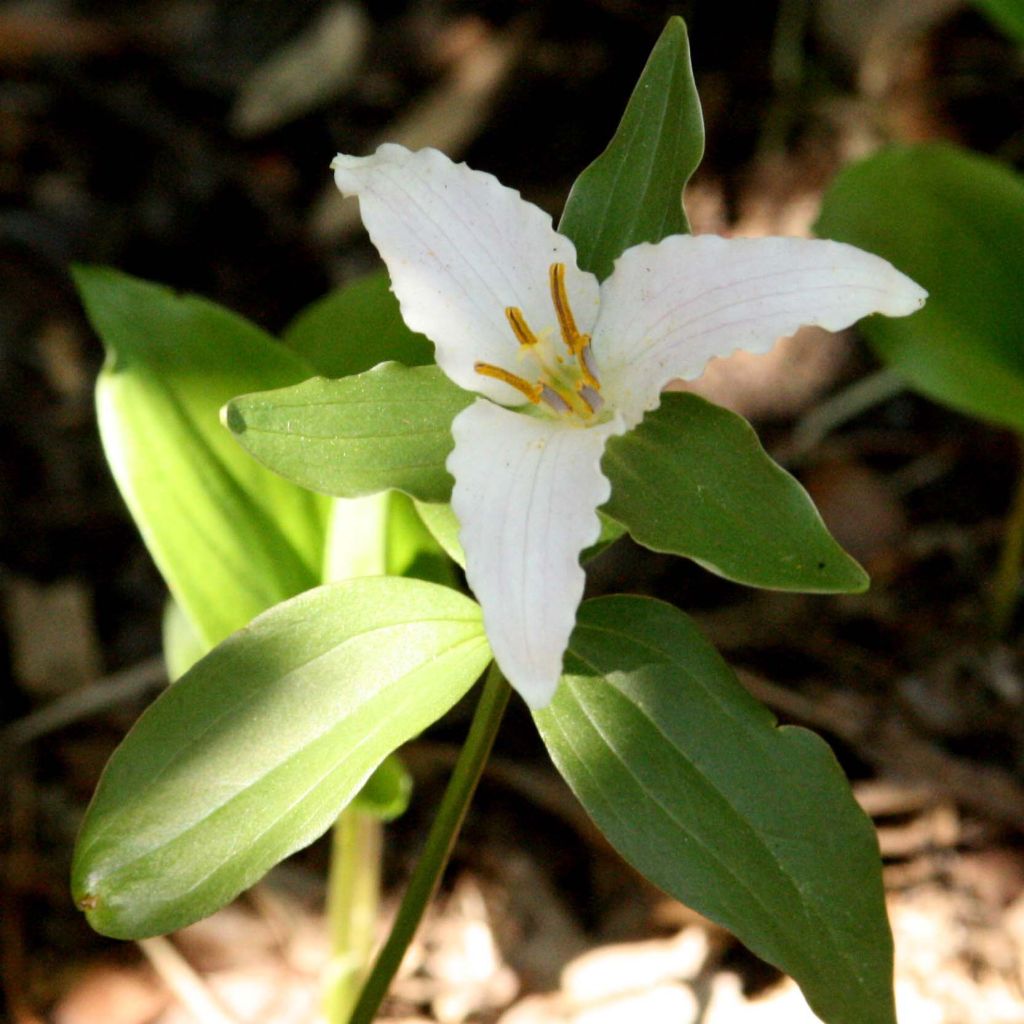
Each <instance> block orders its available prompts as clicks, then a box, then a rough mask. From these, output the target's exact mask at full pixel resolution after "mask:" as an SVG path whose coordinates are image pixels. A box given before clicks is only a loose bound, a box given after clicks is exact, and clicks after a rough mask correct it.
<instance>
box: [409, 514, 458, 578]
mask: <svg viewBox="0 0 1024 1024" xmlns="http://www.w3.org/2000/svg"><path fill="white" fill-rule="evenodd" d="M415 506H416V511H417V513H418V514H419V517H420V519H421V520H423V525H424V526H426V528H427V529H428V530H429V531H430V534H431V536H432V537H433V538H434V540H436V541H437V543H438V544H440V545H441V547H442V548H444V550H445V552H446V553H447V555H448V557H449V558H450V559H451V560H452V561H453V562H456V563H457V564H458V565H460V566H462V568H463V569H465V568H466V552H465V551H463V550H462V543H461V541H460V540H459V520H458V518H457V517H456V515H455V513H454V512H453V511H452V507H451V505H448V504H437V503H431V502H425V501H417V502H415Z"/></svg>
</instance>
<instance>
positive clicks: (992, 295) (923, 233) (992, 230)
mask: <svg viewBox="0 0 1024 1024" xmlns="http://www.w3.org/2000/svg"><path fill="white" fill-rule="evenodd" d="M816 230H817V232H818V233H819V234H820V235H823V236H827V237H830V238H837V239H839V240H841V241H844V242H852V243H853V244H854V245H858V246H860V247H861V248H863V249H868V250H870V251H871V252H875V253H878V254H879V255H880V256H884V257H885V258H886V259H888V260H890V261H891V262H892V263H894V264H895V265H896V266H897V267H898V268H899V269H900V270H902V271H903V272H904V273H906V274H909V275H910V276H911V277H912V278H913V279H914V280H915V281H917V282H918V283H919V284H921V285H922V286H923V287H925V288H927V289H928V291H929V292H930V295H929V298H928V301H927V302H926V303H925V306H924V309H923V310H921V312H920V313H915V314H914V316H912V317H905V318H901V319H890V318H888V317H873V318H872V319H870V320H865V321H864V322H863V323H862V324H861V330H862V331H863V332H864V334H865V335H866V336H867V337H868V339H869V340H870V341H871V342H872V344H873V345H874V346H875V347H876V348H877V349H878V352H879V354H880V355H881V356H882V358H883V359H885V360H886V361H887V362H889V363H890V364H891V365H892V366H894V367H895V368H896V369H897V370H898V371H899V372H900V373H901V374H902V375H903V376H905V377H906V379H907V380H908V381H909V382H910V384H912V385H913V386H914V387H915V388H918V389H919V390H921V391H923V392H924V393H925V394H926V395H929V396H930V397H932V398H935V399H937V400H939V401H940V402H946V403H948V404H949V405H951V406H953V407H954V408H957V409H960V410H962V411H964V412H967V413H971V414H972V415H975V416H980V417H982V418H983V419H987V420H991V421H992V422H994V423H999V424H1002V425H1004V426H1008V427H1012V428H1014V429H1016V430H1018V431H1024V334H1022V332H1021V323H1022V321H1024V290H1022V288H1021V281H1022V280H1024V252H1022V250H1021V239H1022V238H1024V179H1022V178H1021V177H1020V176H1019V175H1016V174H1014V173H1013V172H1012V171H1010V170H1008V169H1007V168H1006V167H1004V166H1002V165H1001V164H998V163H996V162H995V161H994V160H990V159H988V158H986V157H981V156H977V155H975V154H972V153H967V152H965V151H964V150H960V149H956V148H955V147H953V146H949V145H946V144H938V143H935V144H928V145H920V146H898V147H893V148H891V149H887V150H884V151H883V152H881V153H879V154H877V155H876V156H873V157H870V158H869V159H867V160H864V161H862V162H861V163H858V164H854V165H853V166H852V167H848V168H847V169H846V170H845V171H843V172H842V173H841V174H840V175H839V177H838V178H837V179H836V181H835V183H834V184H833V186H832V187H831V189H829V192H828V194H827V195H826V197H825V202H824V205H823V207H822V211H821V217H820V219H819V220H818V223H817V225H816Z"/></svg>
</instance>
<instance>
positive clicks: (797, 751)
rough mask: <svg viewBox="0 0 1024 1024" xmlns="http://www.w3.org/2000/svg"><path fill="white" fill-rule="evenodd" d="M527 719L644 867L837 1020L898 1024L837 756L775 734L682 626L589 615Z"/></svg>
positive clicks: (789, 732) (604, 826)
mask: <svg viewBox="0 0 1024 1024" xmlns="http://www.w3.org/2000/svg"><path fill="white" fill-rule="evenodd" d="M534 717H535V719H536V721H537V724H538V726H539V728H540V730H541V734H542V736H543V738H544V742H545V743H546V744H547V747H548V750H549V751H550V753H551V756H552V758H553V759H554V762H555V764H556V765H557V767H558V769H559V771H560V772H561V773H562V775H563V776H565V778H566V780H567V781H568V783H569V785H570V786H571V787H572V789H573V790H574V792H575V793H576V795H577V796H578V797H579V799H580V801H581V802H582V803H583V806H584V807H585V808H586V809H587V811H588V812H589V813H590V815H591V817H592V818H593V819H594V821H595V822H596V823H597V825H598V826H599V827H600V828H601V830H602V831H603V832H604V834H605V835H606V836H607V837H608V839H609V841H610V842H611V843H612V845H613V846H615V848H616V849H617V850H618V851H619V852H620V853H621V854H622V855H623V856H624V857H625V858H626V859H627V860H628V861H629V862H630V863H631V864H632V865H633V866H634V867H636V868H637V869H638V870H639V871H641V872H642V873H643V874H644V875H646V876H647V878H649V879H650V880H651V881H652V882H654V883H655V884H656V885H658V886H660V887H661V888H662V889H664V890H665V891H666V892H668V893H670V894H671V895H672V896H675V897H676V898H677V899H680V900H682V901H683V902H684V903H686V904H687V905H688V906H690V907H693V908H694V909H695V910H697V911H699V912H700V913H702V914H705V915H706V916H707V917H709V918H711V919H712V920H713V921H717V922H719V923H720V924H722V925H724V926H725V927H727V928H729V929H730V930H731V931H732V932H734V933H735V934H736V935H737V936H738V937H739V938H740V939H741V940H742V941H743V942H744V943H746V945H747V946H749V947H750V949H752V950H753V951H754V952H755V953H756V954H757V955H758V956H760V957H762V958H764V959H765V960H768V961H769V962H770V963H773V964H775V965H777V966H778V967H780V968H781V969H782V970H784V971H786V972H787V973H789V974H791V975H792V976H793V978H794V979H795V980H796V981H797V983H798V984H799V985H800V987H801V988H802V989H803V992H804V995H805V996H806V997H807V1001H808V1002H809V1003H810V1005H811V1007H812V1008H813V1009H814V1011H815V1013H817V1014H818V1015H819V1016H820V1017H821V1018H822V1020H824V1021H826V1022H827V1024H895V1020H896V1018H895V1011H894V1008H893V995H892V938H891V935H890V932H889V925H888V922H887V920H886V916H885V903H884V894H883V889H882V879H881V865H880V861H879V855H878V843H877V841H876V839H875V833H874V829H873V828H872V825H871V822H870V820H869V819H868V818H867V816H866V815H865V814H864V813H863V812H862V811H861V810H860V808H859V807H858V806H857V804H856V802H855V801H854V799H853V796H852V794H851V793H850V788H849V785H848V784H847V782H846V779H845V778H844V777H843V773H842V771H841V770H840V768H839V766H838V764H836V761H835V758H834V757H833V756H832V752H831V751H830V750H829V749H828V746H827V745H826V744H825V743H824V742H823V741H822V740H821V739H820V738H819V737H818V736H816V735H814V733H811V732H808V731H807V730H805V729H799V728H793V727H783V728H778V727H777V726H776V723H775V721H774V719H773V717H772V716H771V714H770V713H769V712H768V711H767V710H766V709H765V708H763V707H762V706H761V705H760V704H758V703H757V702H756V701H755V700H754V699H753V698H752V697H750V695H749V694H748V693H747V692H746V691H745V690H744V689H743V688H742V686H740V684H739V682H738V681H737V679H736V677H735V676H734V675H733V673H732V672H731V671H730V669H729V667H728V666H727V665H726V664H725V663H724V662H723V661H722V660H721V658H720V657H719V656H718V654H717V652H716V651H715V650H714V648H713V647H712V646H711V645H710V644H708V642H707V641H706V640H704V638H703V637H702V636H701V635H700V634H699V632H698V631H697V630H696V628H695V627H694V626H693V624H692V623H691V622H690V621H689V619H687V618H686V616H684V615H683V614H682V612H680V611H678V610H677V609H675V608H673V607H671V606H670V605H666V604H662V603H661V602H658V601H652V600H649V599H646V598H635V597H610V598H602V599H599V600H596V601H590V602H587V603H585V604H584V605H583V606H582V607H581V609H580V614H579V618H578V620H577V627H576V631H575V633H574V634H573V637H572V641H571V643H570V648H569V654H568V656H567V658H566V672H565V676H564V677H563V679H562V681H561V683H560V685H559V688H558V691H557V693H556V695H555V699H554V701H553V703H552V704H551V705H550V706H549V707H548V708H546V709H544V710H543V711H540V712H536V713H535V715H534Z"/></svg>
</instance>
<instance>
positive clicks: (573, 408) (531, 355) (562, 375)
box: [473, 263, 604, 421]
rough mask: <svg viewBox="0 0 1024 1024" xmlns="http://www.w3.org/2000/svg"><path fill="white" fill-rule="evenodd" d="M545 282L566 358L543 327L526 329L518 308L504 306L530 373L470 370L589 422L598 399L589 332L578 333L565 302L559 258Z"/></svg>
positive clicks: (487, 367)
mask: <svg viewBox="0 0 1024 1024" xmlns="http://www.w3.org/2000/svg"><path fill="white" fill-rule="evenodd" d="M548 284H549V286H550V288H551V303H552V305H553V306H554V307H555V316H556V317H557V318H558V329H559V333H560V334H561V336H562V343H563V344H564V346H565V348H566V349H568V352H569V358H568V359H566V357H565V356H564V355H562V353H561V351H560V350H559V349H558V348H556V346H554V345H553V344H552V343H551V342H550V341H549V340H548V337H547V336H546V332H545V334H544V335H537V334H535V333H534V332H533V331H532V330H531V329H530V325H529V324H528V323H527V322H526V318H525V317H524V316H523V311H522V310H521V309H519V308H518V307H516V306H508V307H507V308H506V309H505V316H506V317H507V318H508V323H509V326H510V327H511V328H512V333H513V334H514V335H515V336H516V339H517V340H518V342H519V352H520V357H521V359H526V360H529V361H530V362H531V363H532V364H533V365H532V370H533V372H532V373H531V374H530V376H529V377H522V376H520V375H519V374H516V373H511V372H509V371H508V370H505V369H502V367H500V366H494V365H492V364H491V363H475V364H474V366H473V369H474V370H476V372H477V373H479V374H480V375H481V376H482V377H492V378H493V379H494V380H500V381H502V382H503V383H505V384H508V385H510V386H511V387H514V388H515V389H516V390H517V391H518V392H519V393H520V394H522V395H524V396H525V397H526V398H527V400H528V401H530V402H532V403H533V404H534V405H537V406H540V405H544V406H546V407H547V409H549V410H550V411H551V412H554V413H557V414H558V415H560V416H574V417H578V418H580V419H582V420H586V421H589V420H591V419H592V418H593V417H594V416H595V415H597V413H599V412H600V411H601V407H602V406H603V405H604V399H603V398H602V397H601V383H600V381H599V380H598V379H597V373H596V368H595V366H594V357H593V354H592V353H591V350H590V335H589V334H581V333H580V330H579V328H578V327H577V326H576V318H575V317H574V316H573V314H572V308H571V307H570V305H569V296H568V294H567V293H566V290H565V264H564V263H552V264H551V267H550V268H549V270H548ZM531 378H532V379H531Z"/></svg>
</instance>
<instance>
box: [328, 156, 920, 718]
mask: <svg viewBox="0 0 1024 1024" xmlns="http://www.w3.org/2000/svg"><path fill="white" fill-rule="evenodd" d="M331 166H332V169H333V170H334V173H335V180H336V182H337V185H338V188H339V189H341V191H342V192H343V193H344V194H345V195H355V196H358V197H359V203H360V213H361V215H362V219H363V223H364V225H365V226H366V229H367V231H368V232H369V234H370V238H371V240H372V241H373V243H374V245H375V246H376V247H377V249H378V251H379V252H380V255H381V256H382V257H383V259H384V262H385V263H386V264H387V268H388V271H389V273H390V275H391V283H392V288H393V290H394V293H395V295H396V296H397V298H398V301H399V304H400V306H401V310H402V316H403V318H404V319H405V322H406V323H407V324H408V326H409V327H410V328H411V329H412V330H414V331H419V332H421V333H422V334H425V335H426V336H427V337H428V338H429V339H430V340H431V341H432V342H433V343H434V346H435V348H436V358H437V363H438V365H439V366H440V367H441V369H442V370H443V371H444V372H445V373H446V374H447V375H448V377H450V378H451V380H452V381H454V382H455V383H456V384H458V385H459V386H460V387H462V388H465V389H467V390H470V391H473V392H476V393H477V395H478V396H480V397H478V399H477V401H476V402H475V403H474V404H473V405H471V406H469V407H468V408H467V409H465V410H464V411H462V412H461V413H459V415H458V416H456V418H455V420H454V421H453V423H452V435H453V437H454V441H455V447H454V449H453V451H452V453H451V455H450V456H449V458H448V463H447V465H448V469H449V471H450V472H451V474H452V476H453V477H454V479H455V486H454V489H453V491H452V507H453V509H454V511H455V514H456V516H457V517H458V520H459V524H460V538H461V541H462V545H463V548H464V550H465V553H466V577H467V579H468V581H469V585H470V587H471V588H472V590H473V593H474V594H475V595H476V597H477V600H478V601H479V602H480V605H481V607H482V608H483V616H484V625H485V628H486V630H487V636H488V639H489V641H490V644H491V648H492V650H493V652H494V656H495V659H496V660H497V662H498V665H499V667H500V668H501V669H502V671H503V672H504V674H505V676H506V677H507V678H508V680H509V682H510V683H511V684H512V685H513V686H514V687H515V688H516V689H517V690H518V691H519V692H520V693H521V694H522V695H523V697H524V698H525V699H526V701H527V702H528V703H529V704H530V705H531V706H532V707H534V708H539V707H543V706H544V705H545V704H547V703H548V701H550V699H551V697H552V696H553V695H554V692H555V688H556V687H557V685H558V679H559V676H560V675H561V672H562V659H563V656H564V654H565V650H566V648H567V646H568V642H569V636H570V634H571V632H572V629H573V626H574V624H575V619H576V609H577V607H578V605H579V603H580V601H581V599H582V596H583V585H584V571H583V569H582V567H581V566H580V561H579V556H580V552H581V551H583V549H584V548H586V547H588V546H589V545H591V544H593V543H594V542H595V541H596V540H597V538H598V535H599V533H600V522H599V520H598V516H597V508H598V507H599V506H600V505H602V504H603V503H604V502H605V501H607V500H608V498H609V496H610V493H611V487H610V484H609V483H608V481H607V480H606V479H605V476H604V474H603V473H602V471H601V456H602V453H603V452H604V447H605V443H606V442H607V441H608V439H609V438H610V437H612V436H614V435H617V434H622V433H624V432H626V431H628V430H630V429H632V428H633V427H635V426H636V425H637V424H638V423H639V422H640V421H641V419H643V416H644V414H645V413H646V412H648V411H650V410H652V409H654V408H656V407H657V405H658V403H659V401H660V394H661V391H662V388H664V386H665V385H666V384H667V383H668V382H669V381H671V380H673V379H675V378H683V379H691V378H694V377H698V376H699V375H700V374H701V373H702V372H703V369H704V366H705V364H706V363H707V362H708V360H709V359H711V358H712V357H714V356H725V355H728V354H729V353H731V352H733V351H734V350H735V349H738V348H741V349H746V350H747V351H750V352H765V351H767V350H768V349H769V348H770V347H771V346H772V345H773V344H774V343H775V341H776V339H778V338H779V337H781V336H784V335H789V334H792V333H793V332H794V331H796V330H797V328H799V327H800V326H801V325H804V324H816V325H819V326H821V327H825V328H828V329H829V330H832V331H838V330H841V329H843V328H845V327H848V326H849V325H850V324H852V323H853V322H854V321H856V320H858V319H860V318H861V317H863V316H867V315H868V314H870V313H885V314H887V315H889V316H904V315H906V314H908V313H912V312H914V311H915V310H916V309H918V308H920V306H921V305H922V304H923V302H924V299H925V294H926V293H925V292H924V291H923V290H922V289H921V288H920V287H918V286H917V285H916V284H914V282H913V281H911V280H910V279H909V278H907V277H906V276H904V275H903V274H901V273H900V272H899V271H897V270H896V269H895V268H894V267H892V266H891V265H890V264H889V263H887V262H886V261H885V260H883V259H880V258H879V257H877V256H873V255H871V254H870V253H866V252H862V251H861V250H859V249H856V248H854V247H853V246H850V245H845V244H842V243H839V242H829V241H820V240H810V239H801V238H756V239H747V238H742V239H724V238H719V237H717V236H710V235H702V236H690V235H673V236H670V237H668V238H665V239H663V240H662V241H660V242H657V243H655V244H649V243H643V244H641V245H637V246H634V247H633V248H631V249H629V250H627V251H626V252H624V253H623V254H622V255H621V256H620V257H619V258H618V260H617V261H616V263H615V267H614V270H613V272H612V274H611V276H610V277H608V278H607V280H605V281H603V282H598V280H597V278H596V277H595V276H594V275H593V274H590V273H587V272H586V271H584V270H580V269H579V267H578V266H577V265H576V250H575V247H574V246H573V243H572V242H571V241H570V240H569V239H568V238H565V237H564V236H562V235H560V234H558V233H557V232H556V231H555V230H554V227H553V226H552V223H551V218H550V217H549V216H548V215H547V214H546V213H544V212H543V211H542V210H540V209H538V208H537V207H536V206H533V205H531V204H530V203H527V202H525V201H524V200H523V199H522V198H521V197H520V195H519V193H518V192H516V191H514V190H512V189H510V188H507V187H505V186H504V185H502V184H501V183H500V182H499V181H498V180H497V179H496V178H494V177H492V176H491V175H489V174H484V173H482V172H480V171H474V170H471V169H470V168H469V167H467V166H466V165H465V164H455V163H453V162H452V161H451V160H449V159H448V158H447V157H446V156H444V155H443V154H442V153H439V152H437V151H436V150H431V149H426V150H421V151H419V152H411V151H409V150H407V149H405V148H404V147H402V146H397V145H384V146H381V147H380V148H379V149H378V150H377V152H376V153H374V154H373V155H372V156H368V157H354V156H343V155H342V156H338V157H337V158H336V159H335V160H334V162H333V163H332V165H331Z"/></svg>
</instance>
